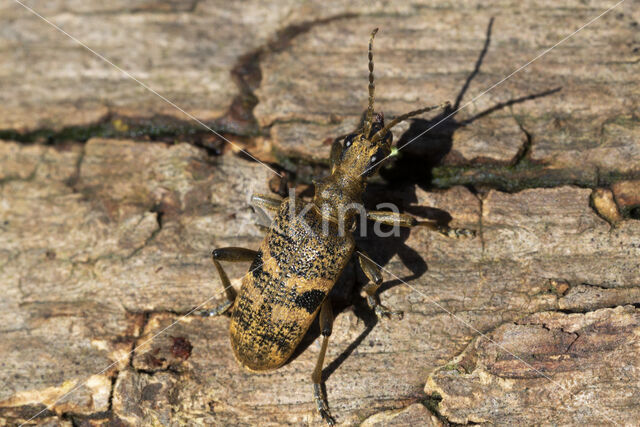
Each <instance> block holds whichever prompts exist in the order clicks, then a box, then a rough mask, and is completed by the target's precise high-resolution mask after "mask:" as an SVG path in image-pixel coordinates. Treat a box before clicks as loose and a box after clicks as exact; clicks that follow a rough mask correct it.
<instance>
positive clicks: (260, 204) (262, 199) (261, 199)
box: [251, 194, 282, 233]
mask: <svg viewBox="0 0 640 427" xmlns="http://www.w3.org/2000/svg"><path fill="white" fill-rule="evenodd" d="M281 204H282V199H281V198H279V197H277V196H272V195H266V194H252V195H251V205H252V206H253V207H254V209H255V211H256V214H257V215H258V221H257V222H256V223H255V226H256V227H258V228H259V229H260V230H262V231H263V232H265V233H266V232H267V231H268V230H269V226H270V225H271V217H270V216H269V215H267V213H266V211H272V212H277V211H278V209H279V208H280V205H281Z"/></svg>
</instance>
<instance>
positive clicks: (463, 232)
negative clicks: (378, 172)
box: [367, 211, 476, 239]
mask: <svg viewBox="0 0 640 427" xmlns="http://www.w3.org/2000/svg"><path fill="white" fill-rule="evenodd" d="M367 218H368V219H371V220H373V221H376V222H380V223H382V224H387V225H399V226H400V227H415V226H423V227H427V228H428V229H430V230H433V231H436V232H438V233H440V234H442V235H443V236H446V237H450V238H452V239H466V238H469V237H474V236H475V235H476V232H475V230H469V229H467V228H452V227H449V226H448V225H438V224H437V223H436V222H435V221H432V220H426V221H420V220H418V219H417V218H416V217H414V216H411V215H409V214H403V213H398V212H389V211H370V212H367Z"/></svg>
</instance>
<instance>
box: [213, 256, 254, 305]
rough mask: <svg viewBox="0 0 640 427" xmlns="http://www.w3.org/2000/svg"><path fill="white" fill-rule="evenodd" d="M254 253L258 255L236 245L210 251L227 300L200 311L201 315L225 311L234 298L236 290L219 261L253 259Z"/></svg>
mask: <svg viewBox="0 0 640 427" xmlns="http://www.w3.org/2000/svg"><path fill="white" fill-rule="evenodd" d="M256 255H258V251H254V250H252V249H246V248H238V247H229V248H218V249H214V250H213V251H211V260H212V261H213V264H214V265H215V266H216V270H218V275H219V276H220V280H221V281H222V286H223V287H224V292H225V295H226V297H227V300H226V301H225V302H223V303H222V304H220V305H219V306H217V307H216V308H214V309H211V310H205V311H202V312H201V314H202V316H217V315H220V314H222V313H224V312H226V311H227V310H228V309H229V308H230V307H231V306H232V305H233V301H234V300H235V298H236V292H235V290H234V289H233V287H232V286H231V281H230V280H229V276H227V273H226V272H225V271H224V268H222V265H220V261H230V262H242V261H253V259H254V258H255V257H256Z"/></svg>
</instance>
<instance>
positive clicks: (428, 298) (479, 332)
mask: <svg viewBox="0 0 640 427" xmlns="http://www.w3.org/2000/svg"><path fill="white" fill-rule="evenodd" d="M356 253H357V254H358V255H360V256H362V257H364V258H366V259H368V260H369V261H371V262H372V263H373V264H375V265H377V266H378V268H380V270H382V271H384V272H386V273H389V274H390V275H391V276H393V277H394V278H395V279H397V280H399V281H400V282H402V283H403V284H405V285H407V287H408V288H409V289H411V290H412V291H413V292H416V293H417V294H420V295H421V296H423V297H424V298H426V299H427V301H429V302H430V303H432V304H433V305H435V306H436V307H438V308H439V309H441V310H442V311H444V312H446V313H447V314H448V315H450V316H451V317H453V318H454V319H456V320H457V321H459V322H460V323H462V324H463V325H465V326H466V327H468V328H470V329H472V330H473V331H474V332H476V333H477V334H479V335H480V336H482V337H483V338H485V339H487V340H488V341H489V342H491V343H492V344H494V345H496V347H499V348H500V349H501V350H504V351H505V352H507V353H508V354H510V355H511V356H513V357H515V358H516V359H518V360H519V361H520V362H522V363H523V364H524V365H525V366H527V367H528V368H531V369H532V370H533V371H534V372H536V373H537V374H539V375H541V376H543V377H544V378H546V379H548V380H549V381H551V383H553V385H555V386H556V387H559V388H561V389H562V390H564V391H565V392H567V393H569V395H570V396H571V397H575V394H574V393H572V392H571V391H569V390H568V389H567V388H566V387H565V386H563V385H562V384H560V383H559V382H558V381H556V380H554V379H553V378H551V377H550V376H548V375H547V374H545V373H544V372H542V371H540V370H539V369H537V368H535V367H534V366H532V365H531V364H530V363H527V362H526V361H524V360H523V359H522V358H521V357H520V356H517V355H516V354H514V353H512V352H511V351H509V350H508V349H507V348H506V347H504V346H503V345H502V344H499V343H497V342H495V341H494V340H492V339H491V338H489V337H488V336H487V335H486V334H484V333H482V332H481V331H480V330H478V329H477V328H476V327H474V326H473V325H471V324H470V323H469V322H467V321H466V320H464V319H462V318H461V317H458V316H456V315H455V314H454V313H452V312H451V311H449V310H447V308H446V307H444V306H442V304H439V303H438V302H437V301H435V300H434V299H433V298H431V297H429V296H428V295H426V294H425V293H424V292H421V291H420V290H419V289H417V288H416V287H415V286H411V285H410V284H408V283H407V282H405V281H404V280H402V279H401V278H399V277H398V276H396V275H395V274H393V273H392V272H391V271H389V270H388V269H386V268H384V267H383V266H381V265H380V264H378V263H377V262H375V261H374V260H372V259H371V258H369V257H368V256H367V255H366V254H364V253H362V252H360V251H356ZM585 405H586V404H585ZM586 406H589V407H590V408H591V409H593V410H595V411H596V412H598V413H599V414H600V415H602V416H603V417H605V418H606V419H608V420H609V421H611V422H612V423H613V424H617V423H616V422H615V421H614V420H613V419H611V418H610V417H609V416H608V415H606V414H604V413H603V412H601V411H600V410H596V409H595V408H594V407H593V406H591V405H586Z"/></svg>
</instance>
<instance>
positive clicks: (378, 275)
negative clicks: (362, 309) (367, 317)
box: [356, 250, 402, 318]
mask: <svg viewBox="0 0 640 427" xmlns="http://www.w3.org/2000/svg"><path fill="white" fill-rule="evenodd" d="M356 253H357V254H358V260H359V261H360V267H361V268H362V271H364V274H365V275H366V276H367V279H369V280H370V282H369V283H367V284H366V285H365V287H364V291H365V292H366V293H367V303H369V307H371V308H372V309H373V311H375V313H376V316H378V317H379V318H382V317H386V318H389V317H391V316H392V315H395V316H398V317H400V318H402V311H394V310H389V309H388V308H387V307H385V306H384V305H382V304H381V303H380V296H379V295H378V289H379V288H380V285H382V271H381V269H380V267H378V266H377V265H376V263H374V262H373V261H372V260H371V258H369V256H368V255H366V254H365V253H363V252H361V251H360V250H358V251H356Z"/></svg>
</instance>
